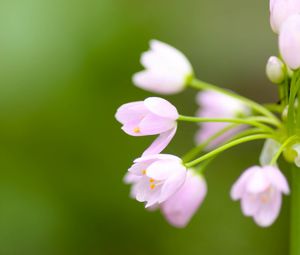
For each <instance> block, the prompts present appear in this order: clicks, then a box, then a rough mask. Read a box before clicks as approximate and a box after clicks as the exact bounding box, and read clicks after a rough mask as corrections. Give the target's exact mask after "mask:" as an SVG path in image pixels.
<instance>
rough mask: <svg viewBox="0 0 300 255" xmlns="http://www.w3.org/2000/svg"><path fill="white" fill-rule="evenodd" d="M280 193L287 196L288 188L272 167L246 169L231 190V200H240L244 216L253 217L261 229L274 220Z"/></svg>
mask: <svg viewBox="0 0 300 255" xmlns="http://www.w3.org/2000/svg"><path fill="white" fill-rule="evenodd" d="M282 193H284V194H289V186H288V183H287V180H286V178H285V177H284V176H283V174H282V173H281V172H280V170H279V169H278V168H276V167H274V166H264V167H259V166H253V167H250V168H248V169H247V170H246V171H245V172H244V173H243V174H242V175H241V176H240V178H239V179H238V180H237V181H236V183H235V184H234V185H233V187H232V189H231V197H232V199H233V200H239V199H240V200H241V207H242V211H243V213H244V215H245V216H251V217H253V218H254V221H255V222H256V223H257V224H258V225H259V226H261V227H268V226H270V225H271V224H272V223H273V222H274V221H275V220H276V218H277V216H278V214H279V212H280V208H281V200H282Z"/></svg>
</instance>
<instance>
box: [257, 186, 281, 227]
mask: <svg viewBox="0 0 300 255" xmlns="http://www.w3.org/2000/svg"><path fill="white" fill-rule="evenodd" d="M273 196H274V197H273V199H272V201H270V202H269V203H267V204H264V205H262V206H261V208H260V209H259V210H258V211H257V213H256V214H254V220H255V222H256V223H257V224H258V225H259V226H261V227H269V226H270V225H272V224H273V222H274V221H275V220H276V218H277V217H278V215H279V212H280V208H281V202H282V195H281V193H280V192H279V191H277V192H276V193H275V194H274V195H273Z"/></svg>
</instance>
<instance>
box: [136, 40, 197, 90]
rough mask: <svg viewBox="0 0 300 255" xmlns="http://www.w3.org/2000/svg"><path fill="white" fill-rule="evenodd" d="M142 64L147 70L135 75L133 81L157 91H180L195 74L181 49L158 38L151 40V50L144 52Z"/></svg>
mask: <svg viewBox="0 0 300 255" xmlns="http://www.w3.org/2000/svg"><path fill="white" fill-rule="evenodd" d="M141 64H142V65H143V66H144V68H145V70H143V71H141V72H138V73H136V74H135V75H134V76H133V83H134V84H135V85H136V86H137V87H140V88H142V89H145V90H148V91H151V92H155V93H160V94H174V93H178V92H180V91H182V90H183V89H184V87H185V85H186V83H187V81H188V79H189V78H191V76H192V75H193V69H192V66H191V64H190V62H189V61H188V60H187V58H186V57H185V56H184V55H183V54H182V53H181V52H180V51H179V50H177V49H175V48H173V47H172V46H170V45H168V44H166V43H163V42H160V41H157V40H151V41H150V50H149V51H147V52H144V53H143V54H142V56H141Z"/></svg>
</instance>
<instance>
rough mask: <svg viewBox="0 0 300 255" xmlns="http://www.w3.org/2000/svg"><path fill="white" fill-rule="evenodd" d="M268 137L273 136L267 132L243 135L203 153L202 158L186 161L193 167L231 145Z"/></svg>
mask: <svg viewBox="0 0 300 255" xmlns="http://www.w3.org/2000/svg"><path fill="white" fill-rule="evenodd" d="M267 138H272V136H271V135H267V134H260V135H250V136H246V137H243V138H240V139H237V140H234V141H232V142H229V143H227V144H225V145H223V146H221V147H219V148H217V149H215V150H213V151H211V152H209V153H207V154H205V155H203V156H202V157H200V158H197V159H195V160H193V161H191V162H189V163H186V164H185V165H186V167H188V168H189V167H193V166H195V165H198V164H199V163H201V162H202V161H204V160H206V159H209V158H211V157H213V156H215V155H217V154H219V153H221V152H223V151H225V150H227V149H229V148H231V147H234V146H236V145H239V144H241V143H245V142H250V141H254V140H259V139H267Z"/></svg>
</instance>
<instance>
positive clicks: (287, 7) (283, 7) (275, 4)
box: [270, 0, 300, 33]
mask: <svg viewBox="0 0 300 255" xmlns="http://www.w3.org/2000/svg"><path fill="white" fill-rule="evenodd" d="M297 13H300V1H299V0H270V23H271V27H272V29H273V31H274V32H275V33H280V32H281V28H282V25H283V23H284V22H285V21H286V20H287V19H288V18H289V17H290V16H291V15H294V14H297Z"/></svg>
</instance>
